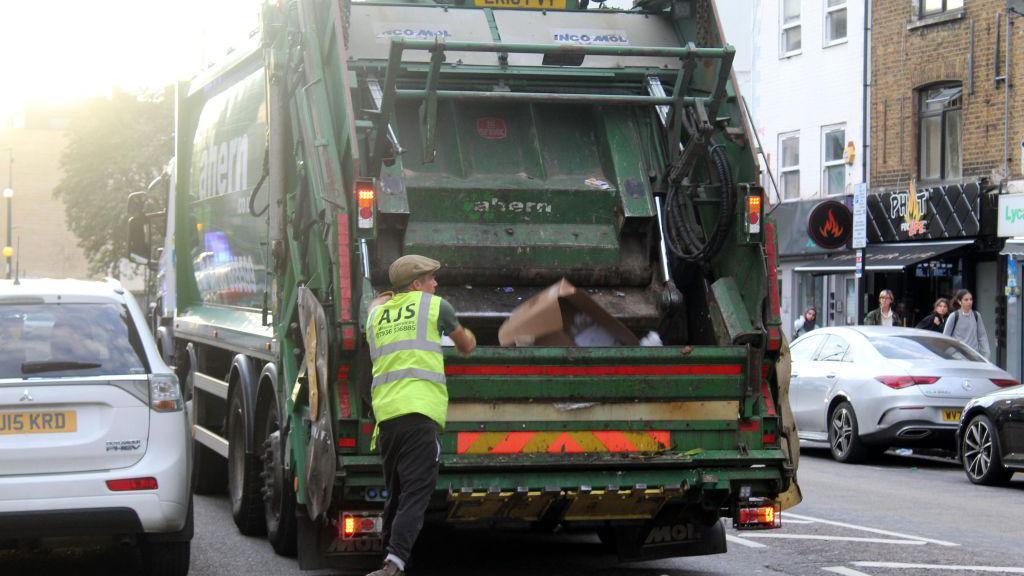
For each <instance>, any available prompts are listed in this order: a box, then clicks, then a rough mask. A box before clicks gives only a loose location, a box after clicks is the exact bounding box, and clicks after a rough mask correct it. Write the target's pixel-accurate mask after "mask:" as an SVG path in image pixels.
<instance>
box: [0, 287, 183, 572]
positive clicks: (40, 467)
mask: <svg viewBox="0 0 1024 576" xmlns="http://www.w3.org/2000/svg"><path fill="white" fill-rule="evenodd" d="M191 445H192V443H191V438H190V437H189V425H188V417H187V415H186V414H185V410H184V402H183V400H182V395H181V389H180V387H179V385H178V379H177V378H176V377H175V375H174V373H173V372H172V371H171V369H170V368H168V367H167V365H166V364H165V363H164V362H163V360H162V359H161V358H160V354H159V353H158V352H157V348H156V343H155V342H154V340H153V336H152V335H151V334H150V332H149V329H148V328H147V327H146V321H145V317H144V315H143V312H142V310H141V309H140V308H139V305H138V304H137V303H136V302H135V299H134V298H133V297H132V296H131V294H130V293H128V292H127V291H125V290H124V289H122V288H121V286H120V285H119V284H117V283H116V282H106V283H104V282H82V281H76V280H22V281H20V283H12V282H11V281H0V545H3V543H4V542H6V543H17V542H19V541H22V540H26V539H31V540H34V541H46V540H47V539H50V538H65V537H72V538H74V537H88V538H90V539H92V538H95V537H101V538H110V539H113V540H116V541H120V542H125V541H128V542H137V543H138V545H139V546H140V548H141V551H142V559H143V564H144V567H145V569H146V572H147V573H148V574H159V575H166V576H172V575H175V576H184V575H185V574H187V573H188V566H189V548H190V542H191V539H192V500H191V494H190V491H189V481H188V478H189V472H188V470H189V466H190V464H191V452H190V450H191Z"/></svg>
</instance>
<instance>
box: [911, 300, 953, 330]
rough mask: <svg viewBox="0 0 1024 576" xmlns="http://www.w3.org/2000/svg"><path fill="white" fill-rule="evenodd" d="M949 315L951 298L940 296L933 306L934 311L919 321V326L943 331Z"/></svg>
mask: <svg viewBox="0 0 1024 576" xmlns="http://www.w3.org/2000/svg"><path fill="white" fill-rule="evenodd" d="M947 316H949V300H948V299H946V298H939V299H938V300H936V301H935V305H934V306H932V313H931V314H929V315H927V316H925V317H924V318H922V319H921V321H920V322H918V323H917V328H920V329H922V330H931V331H932V332H938V333H940V334H941V333H942V331H943V330H944V329H945V328H946V317H947Z"/></svg>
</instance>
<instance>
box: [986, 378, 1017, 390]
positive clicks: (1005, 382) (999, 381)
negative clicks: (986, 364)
mask: <svg viewBox="0 0 1024 576" xmlns="http://www.w3.org/2000/svg"><path fill="white" fill-rule="evenodd" d="M989 380H991V381H992V383H993V384H995V385H996V386H999V387H1000V388H1009V387H1010V386H1020V382H1017V381H1016V380H1014V379H1013V378H989Z"/></svg>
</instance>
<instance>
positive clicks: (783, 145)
mask: <svg viewBox="0 0 1024 576" xmlns="http://www.w3.org/2000/svg"><path fill="white" fill-rule="evenodd" d="M779 179H780V181H781V182H782V199H783V200H792V199H794V198H799V197H800V134H799V133H798V132H792V133H789V134H781V135H780V136H779Z"/></svg>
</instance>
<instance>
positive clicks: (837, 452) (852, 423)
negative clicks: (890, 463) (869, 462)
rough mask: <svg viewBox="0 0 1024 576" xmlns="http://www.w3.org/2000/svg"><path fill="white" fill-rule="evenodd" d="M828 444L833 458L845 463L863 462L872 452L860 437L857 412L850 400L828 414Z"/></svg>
mask: <svg viewBox="0 0 1024 576" xmlns="http://www.w3.org/2000/svg"><path fill="white" fill-rule="evenodd" d="M828 445H829V449H830V450H831V452H832V458H834V459H835V460H836V462H843V463H845V464H855V463H857V462H863V461H864V460H865V459H867V457H868V456H869V455H870V453H871V449H870V448H868V446H867V445H866V444H864V442H863V441H862V440H861V439H860V428H859V427H858V426H857V414H856V413H855V412H854V411H853V405H852V404H850V403H849V402H843V403H841V404H839V405H838V406H836V407H835V408H834V409H833V410H832V413H831V414H829V416H828Z"/></svg>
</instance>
